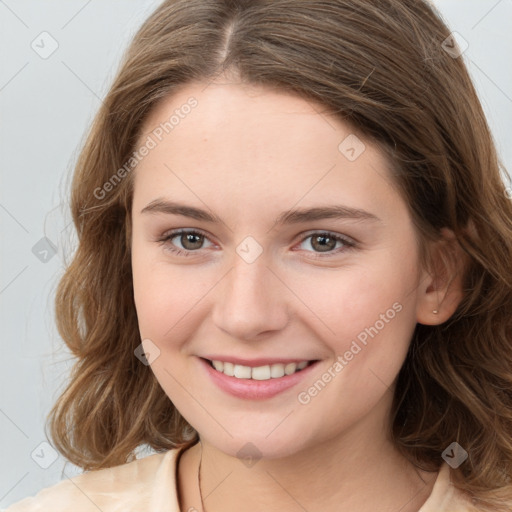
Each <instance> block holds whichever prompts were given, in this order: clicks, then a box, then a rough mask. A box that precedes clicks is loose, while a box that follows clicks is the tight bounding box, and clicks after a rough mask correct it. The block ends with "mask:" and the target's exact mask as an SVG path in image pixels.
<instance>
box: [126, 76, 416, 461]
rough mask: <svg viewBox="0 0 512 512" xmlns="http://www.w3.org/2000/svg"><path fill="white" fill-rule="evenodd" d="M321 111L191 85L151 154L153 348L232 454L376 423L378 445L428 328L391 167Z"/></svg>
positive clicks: (141, 261) (148, 322) (141, 246)
mask: <svg viewBox="0 0 512 512" xmlns="http://www.w3.org/2000/svg"><path fill="white" fill-rule="evenodd" d="M190 98H193V99H192V100H191V99H190ZM186 105H189V106H190V108H189V107H186ZM320 110H321V106H319V105H314V104H312V103H311V102H308V101H305V100H304V99H302V98H300V97H296V96H294V95H290V94H288V93H285V92H276V91H273V90H271V89H266V88H260V87H254V86H247V85H241V84H232V83H231V84H222V83H215V84H210V85H208V86H207V87H206V86H205V84H190V85H187V86H186V87H184V88H183V89H182V90H181V91H180V92H179V93H176V94H174V95H173V96H172V97H169V98H167V99H166V100H165V101H164V102H162V103H161V104H159V105H158V107H157V108H156V109H155V110H154V111H153V112H152V113H151V116H150V117H149V119H148V120H147V122H146V123H145V126H144V128H143V130H142V135H141V137H140V140H139V144H140V145H142V144H145V143H146V145H147V147H150V150H149V151H148V152H147V154H146V156H145V157H144V158H143V159H142V160H141V162H140V163H139V165H138V167H137V168H136V170H135V171H134V173H135V175H134V198H133V209H132V266H133V283H134V294H135V303H136V308H137V315H138V321H139V327H140V334H141V339H142V340H144V347H145V349H146V350H147V352H148V353H149V355H148V358H149V360H150V361H151V369H152V371H153V372H154V373H155V375H156V377H157V379H158V381H159V382H160V384H161V386H162V388H163V389H164V390H165V392H166V394H167V395H168V396H169V398H170V399H171V401H172V402H173V403H174V405H175V406H176V407H177V408H178V410H179V411H180V413H181V414H182V415H183V416H184V417H185V419H187V420H188V422H189V423H190V424H191V425H192V426H193V427H194V428H195V429H196V430H197V431H198V432H199V434H200V436H201V438H202V439H203V440H205V441H206V442H209V443H210V444H212V445H214V446H216V447H217V448H218V449H220V450H222V451H223V452H224V453H226V454H231V455H236V454H237V453H238V452H239V450H240V449H241V448H242V447H244V446H246V443H248V442H251V443H252V444H253V445H254V446H256V447H257V449H258V450H259V452H261V454H262V455H263V456H266V457H269V458H274V457H280V456H285V455H287V454H288V455H289V454H293V453H297V452H299V451H301V450H306V449H310V448H312V447H314V446H315V445H316V444H318V443H322V442H325V441H328V440H331V439H335V438H340V437H341V436H343V435H344V434H345V433H347V432H348V431H349V430H353V429H354V428H356V427H358V426H361V428H363V425H371V424H372V422H371V418H372V417H373V418H374V421H373V424H374V425H377V424H378V425H379V426H380V429H381V430H382V421H380V420H378V419H377V416H376V415H378V414H382V411H384V412H385V414H387V412H388V410H389V407H390V404H391V399H392V390H393V384H394V382H395V379H396V376H397V374H398V372H399V370H400V367H401V365H402V363H403V361H404V358H405V356H406V353H407V349H408V346H409V343H410V339H411V336H412V333H413V330H414V327H415V325H416V322H417V305H418V294H419V292H418V285H419V283H420V280H421V279H422V277H421V276H422V273H421V269H420V268H419V253H418V245H417V237H416V232H415V229H414V226H413V224H412V220H411V217H410V215H409V212H408V209H407V206H406V204H405V203H404V201H403V200H402V198H401V196H400V195H399V193H398V191H397V190H396V189H395V188H394V187H393V184H392V181H391V179H390V173H389V171H388V167H387V165H388V164H387V161H386V160H385V158H384V156H383V155H382V154H381V153H380V152H379V151H378V150H377V149H376V148H375V147H373V146H372V145H371V144H370V143H369V142H368V141H367V140H365V139H363V138H361V137H357V136H355V134H354V133H353V131H351V129H350V127H349V126H348V125H346V124H344V123H343V122H341V121H339V120H337V119H335V118H334V117H331V116H328V115H326V114H321V113H319V112H320ZM173 116H174V118H173ZM170 119H171V121H170V122H169V120H170ZM166 122H167V125H165V123H166ZM162 127H164V129H163V128H162ZM166 132H167V133H166ZM148 137H149V138H148ZM150 139H151V140H152V141H153V142H154V144H153V143H151V142H149V140H150ZM160 139H161V140H160ZM210 361H215V363H210ZM294 363H295V364H294ZM212 365H215V366H216V367H217V368H218V369H215V368H213V367H212ZM305 365H306V366H305ZM304 366H305V367H304ZM233 373H234V375H233ZM374 434H375V435H379V433H378V432H375V433H374Z"/></svg>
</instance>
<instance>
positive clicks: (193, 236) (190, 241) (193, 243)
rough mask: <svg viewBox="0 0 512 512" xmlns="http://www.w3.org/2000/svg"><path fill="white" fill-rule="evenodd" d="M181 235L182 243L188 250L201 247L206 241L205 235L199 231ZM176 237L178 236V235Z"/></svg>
mask: <svg viewBox="0 0 512 512" xmlns="http://www.w3.org/2000/svg"><path fill="white" fill-rule="evenodd" d="M179 236H180V243H181V245H182V246H183V248H184V249H186V250H188V251H193V250H196V249H201V246H202V245H203V243H204V236H203V235H200V234H198V233H182V234H181V235H179ZM174 238H176V236H175V237H174Z"/></svg>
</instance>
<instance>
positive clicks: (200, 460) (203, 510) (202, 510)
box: [197, 441, 206, 512]
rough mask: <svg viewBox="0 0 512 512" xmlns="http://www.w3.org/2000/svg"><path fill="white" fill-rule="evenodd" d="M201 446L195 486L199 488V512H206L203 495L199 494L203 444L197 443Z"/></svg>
mask: <svg viewBox="0 0 512 512" xmlns="http://www.w3.org/2000/svg"><path fill="white" fill-rule="evenodd" d="M199 444H200V445H201V455H200V458H199V468H198V469H197V486H198V487H199V497H200V498H201V512H206V510H205V508H204V502H203V493H202V492H201V463H202V462H203V443H201V441H199Z"/></svg>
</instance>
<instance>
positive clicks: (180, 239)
mask: <svg viewBox="0 0 512 512" xmlns="http://www.w3.org/2000/svg"><path fill="white" fill-rule="evenodd" d="M174 239H176V242H173V240H174ZM205 240H208V238H207V237H206V235H205V234H203V233H202V232H200V231H198V230H184V229H178V230H174V231H171V232H170V233H166V234H165V235H164V236H162V238H160V239H159V240H158V241H159V242H161V243H162V244H163V245H164V246H165V249H166V250H168V251H170V252H172V253H175V254H179V255H181V256H189V255H190V254H191V253H193V252H194V251H197V250H199V249H203V248H204V242H205ZM175 243H179V244H181V247H176V245H175ZM210 243H211V242H210ZM211 245H213V244H211Z"/></svg>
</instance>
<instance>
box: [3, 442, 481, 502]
mask: <svg viewBox="0 0 512 512" xmlns="http://www.w3.org/2000/svg"><path fill="white" fill-rule="evenodd" d="M179 451H180V449H175V450H169V451H167V452H165V453H157V454H153V455H149V456H146V457H143V458H141V459H137V460H134V461H132V462H128V463H126V464H122V465H120V466H116V467H112V468H105V469H99V470H94V471H88V472H85V473H82V474H80V475H78V476H74V477H72V478H68V479H66V480H62V481H61V482H59V483H57V484H55V485H53V486H51V487H47V488H46V489H43V490H41V491H40V492H39V493H38V494H37V495H36V496H34V497H29V498H25V499H23V500H21V501H18V502H17V503H15V504H14V505H11V506H10V507H9V508H7V509H6V510H4V511H3V512H42V511H51V512H69V511H73V512H98V510H101V511H102V512H180V507H179V503H178V493H177V489H176V474H177V459H178V455H179ZM419 512H478V509H476V508H475V507H474V505H472V503H471V501H470V500H469V498H467V497H466V496H465V495H463V494H462V493H460V491H458V490H457V489H456V488H455V487H454V486H453V485H452V483H451V481H450V468H449V466H448V465H447V464H446V463H444V464H443V465H442V466H441V469H440V471H439V473H438V476H437V478H436V481H435V483H434V487H433V489H432V492H431V494H430V496H429V498H428V499H427V501H426V502H425V503H424V504H423V506H422V507H421V509H420V510H419Z"/></svg>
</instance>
